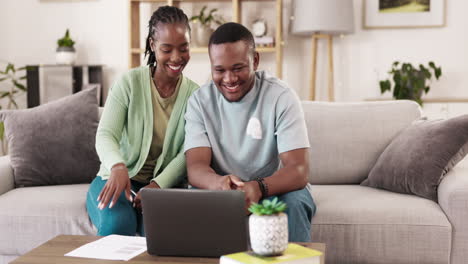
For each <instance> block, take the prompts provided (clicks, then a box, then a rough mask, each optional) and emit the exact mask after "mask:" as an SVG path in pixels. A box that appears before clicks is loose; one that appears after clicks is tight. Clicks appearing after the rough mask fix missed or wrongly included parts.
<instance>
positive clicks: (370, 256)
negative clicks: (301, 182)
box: [0, 101, 468, 264]
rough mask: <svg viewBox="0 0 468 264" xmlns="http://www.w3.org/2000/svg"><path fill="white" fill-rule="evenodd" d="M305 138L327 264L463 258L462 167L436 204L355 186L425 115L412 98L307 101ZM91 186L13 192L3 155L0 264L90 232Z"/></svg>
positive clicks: (466, 194) (465, 195)
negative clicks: (88, 201) (88, 199)
mask: <svg viewBox="0 0 468 264" xmlns="http://www.w3.org/2000/svg"><path fill="white" fill-rule="evenodd" d="M303 107H304V113H305V116H306V121H307V126H308V131H309V138H310V141H311V151H310V153H311V155H310V162H311V171H310V182H311V183H312V194H313V197H314V199H315V202H316V204H317V213H316V215H315V217H314V218H313V224H312V239H313V241H317V242H324V243H326V244H327V256H326V263H328V264H330V263H359V264H364V263H392V264H396V263H406V264H407V263H425V264H429V263H437V264H441V263H453V264H461V263H467V261H468V169H465V168H463V167H462V166H459V165H458V166H456V167H455V168H454V169H453V170H452V171H451V172H450V173H449V174H448V175H447V176H446V177H445V178H444V180H443V181H442V182H441V184H440V187H439V189H438V196H439V201H438V203H435V202H433V201H430V200H427V199H424V198H420V197H417V196H413V195H406V194H398V193H392V192H389V191H385V190H379V189H374V188H370V187H364V186H360V185H359V183H360V182H361V181H363V180H364V179H365V178H366V177H367V175H368V173H369V171H370V169H371V168H372V166H373V165H374V163H375V162H376V160H377V158H378V157H379V155H380V153H382V151H383V150H384V148H385V147H386V146H387V145H388V144H389V142H390V141H391V140H392V138H394V137H395V135H396V134H398V132H399V131H401V130H402V129H403V128H405V127H406V126H408V125H409V124H410V123H411V122H412V121H413V120H415V119H417V118H419V117H420V116H421V111H420V109H419V106H418V105H417V104H416V103H414V102H410V101H389V102H375V103H371V102H366V103H320V102H304V103H303ZM87 189H88V185H87V184H79V185H62V186H44V187H27V188H18V189H15V188H14V183H13V171H12V169H11V167H10V163H9V158H8V156H4V157H1V158H0V263H7V262H8V261H10V260H12V259H14V258H15V257H17V256H19V255H21V254H24V253H26V252H27V251H29V250H31V249H33V248H34V247H36V246H38V245H40V244H41V243H43V242H45V241H47V240H49V239H51V238H53V237H54V236H56V235H59V234H85V235H90V234H95V232H96V230H95V228H94V227H93V225H92V224H91V222H90V220H89V218H88V215H87V212H86V208H85V197H86V191H87Z"/></svg>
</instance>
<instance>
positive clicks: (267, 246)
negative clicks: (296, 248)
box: [249, 197, 288, 256]
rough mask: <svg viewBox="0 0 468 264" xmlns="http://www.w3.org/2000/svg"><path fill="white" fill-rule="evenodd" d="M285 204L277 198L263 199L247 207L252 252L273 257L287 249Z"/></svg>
mask: <svg viewBox="0 0 468 264" xmlns="http://www.w3.org/2000/svg"><path fill="white" fill-rule="evenodd" d="M284 210H286V204H285V203H284V202H282V201H279V200H278V198H277V197H275V198H273V199H272V200H268V199H264V200H263V201H262V203H258V204H257V203H253V204H252V205H251V206H250V207H249V211H250V212H251V213H252V215H250V217H249V232H250V244H251V246H252V250H253V251H254V252H255V253H256V254H258V255H262V256H275V255H280V254H281V253H283V251H284V250H286V248H287V247H288V217H287V215H286V214H285V213H283V212H284Z"/></svg>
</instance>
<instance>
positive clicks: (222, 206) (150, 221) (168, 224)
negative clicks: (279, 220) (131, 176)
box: [141, 188, 248, 257]
mask: <svg viewBox="0 0 468 264" xmlns="http://www.w3.org/2000/svg"><path fill="white" fill-rule="evenodd" d="M244 197H245V194H244V193H243V192H241V191H211V190H199V189H152V188H144V189H142V190H141V201H142V210H143V225H144V228H145V235H146V243H147V247H148V253H149V254H151V255H158V256H180V257H220V256H222V255H226V254H230V253H235V252H240V251H246V250H247V248H248V236H247V232H248V231H247V224H246V221H247V217H246V214H245V201H244Z"/></svg>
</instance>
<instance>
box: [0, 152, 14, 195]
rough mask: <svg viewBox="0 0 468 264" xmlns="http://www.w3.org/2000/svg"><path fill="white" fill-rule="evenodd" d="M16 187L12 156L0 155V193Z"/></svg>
mask: <svg viewBox="0 0 468 264" xmlns="http://www.w3.org/2000/svg"><path fill="white" fill-rule="evenodd" d="M14 188H15V179H14V177H13V168H12V167H11V164H10V156H8V155H7V156H1V157H0V195H2V194H4V193H6V192H8V191H10V190H12V189H14Z"/></svg>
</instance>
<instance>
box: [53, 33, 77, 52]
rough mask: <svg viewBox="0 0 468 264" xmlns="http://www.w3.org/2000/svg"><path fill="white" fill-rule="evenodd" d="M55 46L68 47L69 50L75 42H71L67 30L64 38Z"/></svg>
mask: <svg viewBox="0 0 468 264" xmlns="http://www.w3.org/2000/svg"><path fill="white" fill-rule="evenodd" d="M57 45H58V46H59V47H70V48H73V45H75V41H73V40H72V39H71V38H70V32H69V30H68V29H67V31H66V32H65V36H63V38H61V39H59V40H57Z"/></svg>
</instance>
